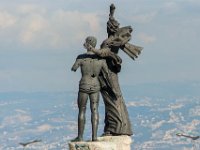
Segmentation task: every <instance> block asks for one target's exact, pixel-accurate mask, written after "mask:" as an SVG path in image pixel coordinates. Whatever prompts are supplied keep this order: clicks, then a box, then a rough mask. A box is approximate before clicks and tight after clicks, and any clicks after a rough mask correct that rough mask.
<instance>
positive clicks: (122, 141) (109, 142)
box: [69, 136, 132, 150]
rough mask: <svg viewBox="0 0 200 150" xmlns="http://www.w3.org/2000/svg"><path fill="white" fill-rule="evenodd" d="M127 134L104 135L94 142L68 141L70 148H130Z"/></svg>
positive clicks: (109, 149)
mask: <svg viewBox="0 0 200 150" xmlns="http://www.w3.org/2000/svg"><path fill="white" fill-rule="evenodd" d="M131 143H132V139H131V137H129V136H104V137H99V138H98V141H95V142H85V141H84V142H70V143H69V149H70V150H131Z"/></svg>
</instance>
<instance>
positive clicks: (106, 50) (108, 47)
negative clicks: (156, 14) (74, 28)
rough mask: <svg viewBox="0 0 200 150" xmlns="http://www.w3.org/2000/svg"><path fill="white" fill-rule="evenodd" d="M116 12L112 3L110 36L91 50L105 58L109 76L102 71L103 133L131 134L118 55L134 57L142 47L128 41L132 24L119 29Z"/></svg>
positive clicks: (108, 28)
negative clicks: (123, 54)
mask: <svg viewBox="0 0 200 150" xmlns="http://www.w3.org/2000/svg"><path fill="white" fill-rule="evenodd" d="M114 11H115V6H114V4H112V5H111V6H110V14H109V20H108V22H107V33H108V38H107V39H106V40H104V41H103V43H102V44H101V49H100V50H96V49H94V48H93V47H91V46H89V49H91V50H92V51H93V52H94V53H95V54H97V55H98V56H100V57H102V58H104V59H105V60H106V63H107V66H108V73H109V77H110V78H105V77H106V76H105V75H104V74H105V73H104V72H103V71H102V74H103V75H102V76H100V77H99V81H100V83H101V94H102V97H103V100H104V104H105V126H104V134H103V135H132V134H133V132H132V129H131V123H130V120H129V116H128V111H127V108H126V105H125V102H124V99H123V97H122V93H121V90H120V86H119V81H118V73H119V72H120V70H121V63H122V60H121V58H120V57H119V56H118V55H117V54H118V51H119V49H121V50H123V51H124V52H125V53H126V54H128V55H129V56H130V57H131V58H132V59H133V60H134V59H135V58H137V57H138V55H139V54H140V52H141V50H142V47H139V46H135V45H132V44H130V43H128V42H129V41H130V39H131V32H132V28H131V26H126V27H122V28H120V27H119V25H120V24H119V23H118V22H117V20H115V18H114Z"/></svg>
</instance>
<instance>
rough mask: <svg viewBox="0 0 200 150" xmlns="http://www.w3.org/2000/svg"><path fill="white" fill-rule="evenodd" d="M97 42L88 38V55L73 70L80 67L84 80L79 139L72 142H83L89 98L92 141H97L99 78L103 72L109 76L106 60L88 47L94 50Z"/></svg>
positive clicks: (80, 88) (80, 59)
mask: <svg viewBox="0 0 200 150" xmlns="http://www.w3.org/2000/svg"><path fill="white" fill-rule="evenodd" d="M96 42H97V40H96V38H95V37H91V36H89V37H87V38H86V40H85V43H84V47H85V48H86V49H87V53H85V54H82V55H79V56H78V57H77V59H76V62H75V63H74V65H73V66H72V69H71V70H72V71H76V70H77V69H78V67H80V68H81V74H82V78H81V80H80V82H79V92H78V108H79V114H78V137H77V138H75V139H74V140H72V141H82V140H83V132H84V126H85V112H86V104H87V99H88V97H89V98H90V109H91V113H92V115H91V123H92V141H96V140H97V129H98V123H99V114H98V104H99V91H100V82H99V79H98V77H99V74H100V72H101V71H103V72H105V73H106V74H107V73H108V68H107V65H106V62H105V60H104V59H102V58H100V57H99V56H97V55H96V54H94V53H93V52H92V51H91V50H90V49H88V45H90V46H91V47H92V48H95V46H96ZM107 78H108V77H107Z"/></svg>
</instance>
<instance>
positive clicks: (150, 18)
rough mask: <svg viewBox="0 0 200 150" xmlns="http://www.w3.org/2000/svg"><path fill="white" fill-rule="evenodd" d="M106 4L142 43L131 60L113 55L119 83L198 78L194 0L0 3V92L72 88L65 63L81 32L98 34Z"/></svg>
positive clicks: (198, 18)
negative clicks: (118, 67) (120, 62)
mask: <svg viewBox="0 0 200 150" xmlns="http://www.w3.org/2000/svg"><path fill="white" fill-rule="evenodd" d="M111 3H115V5H116V8H117V9H116V14H115V17H116V19H117V20H118V21H119V22H120V23H121V26H126V25H131V26H132V27H133V29H134V32H133V38H132V40H131V43H133V44H136V45H139V46H142V47H144V50H143V52H142V54H141V55H140V57H139V58H138V59H137V60H136V61H132V60H131V59H130V58H129V57H128V56H126V55H125V54H123V52H120V54H119V55H120V56H121V57H122V59H123V68H122V72H121V73H120V74H119V76H120V83H121V84H122V86H126V85H134V84H143V83H154V82H169V81H170V82H183V81H200V69H199V64H200V59H199V56H200V49H199V48H200V46H199V45H198V44H199V41H200V30H199V27H200V1H198V0H151V1H150V0H124V1H121V0H115V1H114V0H112V1H110V0H106V1H105V0H96V1H94V0H84V1H82V0H67V1H66V0H56V1H52V0H43V1H39V0H18V1H15V2H13V1H9V0H1V5H0V83H1V84H0V91H4V92H5V91H6V92H8V91H31V92H32V91H66V90H70V91H77V88H78V81H79V79H80V72H79V71H78V72H76V73H74V72H71V71H70V68H71V66H72V65H73V63H74V61H75V58H76V56H77V55H78V54H80V53H83V52H84V51H85V50H84V48H83V46H82V44H83V42H84V39H85V37H86V36H88V35H93V36H96V37H97V39H98V46H97V47H99V45H100V43H101V42H102V41H103V40H104V39H105V38H106V36H107V35H106V22H107V20H108V13H109V5H110V4H111Z"/></svg>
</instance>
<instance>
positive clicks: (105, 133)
mask: <svg viewBox="0 0 200 150" xmlns="http://www.w3.org/2000/svg"><path fill="white" fill-rule="evenodd" d="M101 136H112V134H111V133H110V132H104V133H103V134H102V135H101Z"/></svg>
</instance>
